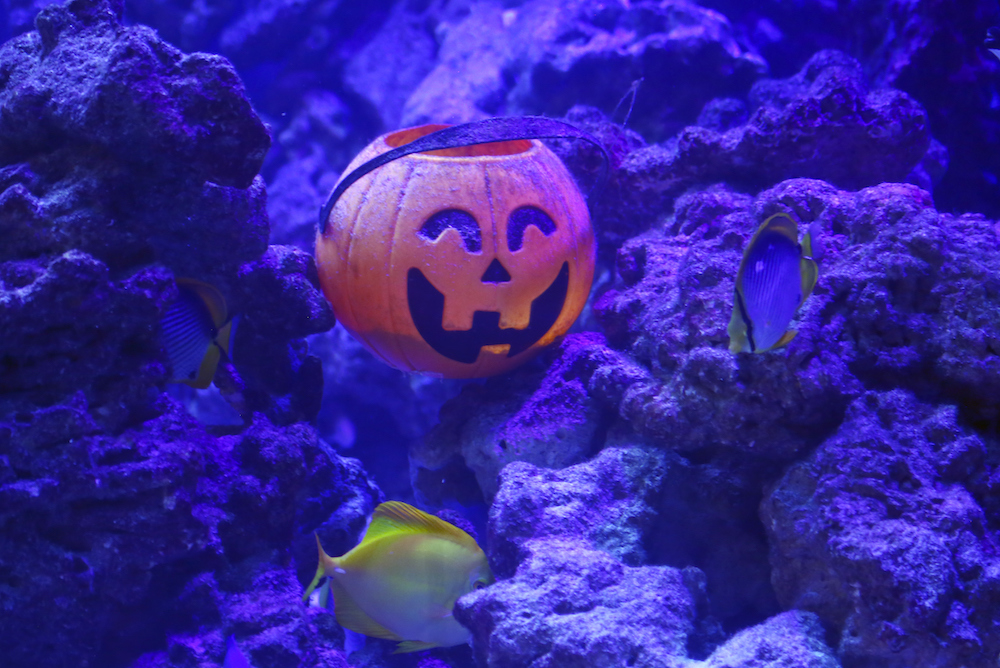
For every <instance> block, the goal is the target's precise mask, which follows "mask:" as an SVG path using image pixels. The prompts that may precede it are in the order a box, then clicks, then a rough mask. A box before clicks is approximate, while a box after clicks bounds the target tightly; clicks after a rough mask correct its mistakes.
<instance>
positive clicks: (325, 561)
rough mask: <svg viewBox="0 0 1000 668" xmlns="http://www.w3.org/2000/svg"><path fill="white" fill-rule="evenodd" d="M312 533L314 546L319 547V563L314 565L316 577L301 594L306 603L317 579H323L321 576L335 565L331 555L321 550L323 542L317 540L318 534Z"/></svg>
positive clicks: (317, 582) (317, 581) (316, 583)
mask: <svg viewBox="0 0 1000 668" xmlns="http://www.w3.org/2000/svg"><path fill="white" fill-rule="evenodd" d="M313 535H314V536H316V547H317V548H318V549H319V565H318V566H317V567H316V577H314V578H313V581H312V582H310V583H309V586H308V587H307V588H306V593H305V594H303V595H302V602H303V603H307V602H308V601H309V594H311V593H313V590H314V589H316V586H317V585H318V584H319V581H320V580H322V579H323V576H324V575H326V574H327V573H328V572H329V571H331V570H332V569H333V568H335V567H336V563H335V562H334V561H333V557H331V556H330V555H328V554H327V553H326V552H324V551H323V544H322V543H320V542H319V534H317V533H316V532H315V531H314V532H313Z"/></svg>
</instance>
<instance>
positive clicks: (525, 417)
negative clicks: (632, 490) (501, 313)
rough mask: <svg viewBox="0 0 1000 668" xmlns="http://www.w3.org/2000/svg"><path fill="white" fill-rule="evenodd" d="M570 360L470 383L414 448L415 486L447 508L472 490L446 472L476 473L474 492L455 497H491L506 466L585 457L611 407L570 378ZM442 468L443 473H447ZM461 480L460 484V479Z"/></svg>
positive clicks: (426, 497) (601, 431) (599, 439)
mask: <svg viewBox="0 0 1000 668" xmlns="http://www.w3.org/2000/svg"><path fill="white" fill-rule="evenodd" d="M570 361H571V360H570V359H569V358H559V359H557V360H556V361H555V363H554V364H553V366H551V367H549V369H548V371H547V372H546V373H539V372H537V371H536V372H535V373H531V374H529V373H521V374H511V375H506V376H499V377H496V378H491V379H489V380H487V381H486V383H485V384H483V385H478V384H469V385H466V386H465V387H463V388H462V392H461V393H460V394H459V395H458V396H457V397H455V398H454V399H452V400H450V401H448V402H447V403H446V404H445V405H444V406H443V407H442V409H441V413H440V416H439V424H438V425H437V426H436V427H434V429H432V430H431V431H430V433H429V434H427V436H425V437H424V438H423V439H422V440H421V441H420V442H419V443H417V444H416V445H414V446H413V447H411V449H410V470H411V477H412V479H413V485H414V491H415V492H416V493H417V494H419V495H420V496H419V497H418V498H420V499H421V500H423V501H424V502H426V503H429V504H431V505H435V506H436V505H442V504H444V503H445V502H446V501H447V500H448V499H449V498H454V497H455V493H456V491H459V492H460V491H462V490H465V489H468V485H466V484H463V482H462V481H461V477H456V478H450V477H449V476H448V475H447V472H448V471H456V472H457V471H465V472H471V474H472V475H474V476H475V485H474V486H473V487H478V492H479V493H477V494H474V495H472V496H471V497H467V498H461V499H458V500H459V502H460V503H465V504H466V505H468V504H469V503H470V502H475V501H479V500H480V499H485V500H486V501H487V502H490V501H491V500H492V498H493V495H494V494H496V489H497V484H498V483H497V475H498V474H499V473H500V470H501V469H502V468H503V467H504V466H505V465H506V464H508V463H510V462H515V461H523V462H529V463H532V464H535V465H538V466H546V467H549V468H564V467H566V466H569V465H571V464H576V463H578V462H581V461H584V460H585V459H586V458H587V457H589V456H590V455H591V454H592V453H593V452H594V451H595V449H596V448H597V447H599V445H600V443H601V442H602V441H603V437H604V431H605V424H604V423H605V419H604V418H605V417H606V411H604V410H603V409H602V407H601V406H600V405H599V404H597V403H596V402H595V401H593V400H592V399H591V398H590V397H589V396H588V395H587V390H586V388H585V387H584V386H583V384H582V383H581V382H580V381H579V380H578V379H575V378H565V377H564V374H563V371H565V372H566V373H567V374H568V373H569V372H570V369H569V366H568V364H569V362H570ZM442 470H444V475H442ZM456 483H457V484H456Z"/></svg>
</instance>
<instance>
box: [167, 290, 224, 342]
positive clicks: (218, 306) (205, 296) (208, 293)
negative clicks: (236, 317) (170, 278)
mask: <svg viewBox="0 0 1000 668" xmlns="http://www.w3.org/2000/svg"><path fill="white" fill-rule="evenodd" d="M175 280H176V283H177V285H178V286H182V287H185V288H187V289H188V290H191V291H192V292H193V293H195V294H196V295H198V298H199V299H201V301H203V302H205V307H206V308H207V309H208V312H209V313H210V314H211V316H212V322H213V323H215V327H216V329H218V328H219V327H222V326H223V325H224V324H226V320H227V319H228V318H229V316H228V312H227V310H226V298H225V297H223V296H222V293H221V292H219V290H218V288H216V287H215V286H214V285H209V284H208V283H204V282H202V281H198V280H195V279H193V278H178V279H175Z"/></svg>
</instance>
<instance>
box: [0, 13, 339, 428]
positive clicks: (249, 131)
mask: <svg viewBox="0 0 1000 668" xmlns="http://www.w3.org/2000/svg"><path fill="white" fill-rule="evenodd" d="M121 14H122V5H121V4H120V3H117V2H96V1H82V0H81V1H77V2H71V3H67V4H65V5H52V6H50V7H48V8H46V9H45V10H44V11H43V12H41V13H40V14H39V15H38V18H37V21H36V23H37V25H38V30H37V31H35V32H30V33H25V34H23V35H21V36H20V37H17V38H15V39H13V40H11V41H10V42H8V43H7V44H5V45H4V46H3V47H2V48H0V104H2V108H3V113H2V114H0V136H2V140H0V232H2V234H3V236H4V238H5V240H6V241H5V243H4V244H3V248H2V249H0V261H3V262H4V266H5V267H6V268H5V269H4V270H3V272H2V273H3V276H4V284H3V289H4V291H5V292H4V294H5V297H6V298H5V300H4V306H5V308H4V314H3V315H2V316H0V318H4V319H8V323H7V324H9V325H11V326H12V328H16V329H13V330H12V331H19V332H23V336H24V337H25V339H24V340H15V341H12V342H11V343H26V342H27V341H28V339H31V338H33V339H34V340H35V341H36V342H37V344H36V345H28V346H24V345H22V346H19V347H17V348H13V347H8V343H7V341H4V342H0V365H2V368H3V370H4V374H3V375H4V380H5V384H7V388H9V389H10V390H11V391H13V392H15V393H17V392H24V391H25V390H28V389H29V388H31V387H32V386H33V385H39V384H41V385H46V386H48V385H49V383H48V381H44V380H42V377H40V376H38V375H37V374H36V373H35V372H34V368H35V365H36V364H37V363H40V362H38V361H37V358H44V357H47V356H48V354H49V349H50V348H51V347H52V346H58V345H63V346H69V345H78V344H79V343H81V342H80V341H79V339H77V340H73V339H72V338H71V337H69V336H61V335H58V334H57V332H58V331H60V330H59V327H60V324H63V325H65V324H69V325H70V326H71V327H74V328H76V329H78V330H79V329H82V323H86V322H93V321H94V320H95V318H97V317H100V318H101V319H102V320H103V323H104V324H103V326H97V327H94V328H91V329H89V330H88V331H87V332H85V333H84V336H86V337H87V339H88V341H85V342H84V343H91V342H92V343H93V345H94V346H95V353H96V354H95V355H94V358H95V359H94V360H87V356H86V355H82V357H83V358H84V361H83V363H81V364H74V365H70V366H69V367H62V368H69V369H72V370H73V372H74V373H73V374H71V375H69V374H66V373H65V372H64V371H60V376H59V379H60V380H61V381H62V382H63V383H64V384H68V385H73V386H75V387H85V388H93V389H90V390H88V391H90V392H91V393H93V392H94V390H95V389H96V388H103V387H106V386H108V385H114V384H121V383H122V382H123V380H122V379H123V376H128V375H133V374H125V373H123V370H124V367H123V363H124V362H125V361H126V360H129V359H130V355H132V358H131V359H132V362H130V363H131V364H132V367H133V368H135V367H137V366H139V365H140V364H144V366H146V367H147V368H148V367H149V366H150V364H155V363H157V362H159V363H160V364H161V365H162V361H163V357H161V356H160V355H156V356H155V357H154V356H151V355H150V353H149V351H148V350H143V348H147V349H148V348H149V347H150V346H153V345H156V344H155V342H154V339H153V337H155V336H156V335H157V318H155V317H151V316H154V312H153V309H156V310H157V311H162V310H163V309H164V308H165V307H166V305H167V304H169V302H170V301H171V300H172V299H174V298H175V293H174V292H173V287H172V285H171V283H170V281H169V280H159V281H157V280H155V279H154V278H153V277H152V275H150V272H153V273H155V272H156V271H161V270H163V269H167V270H170V271H172V272H173V274H174V275H176V276H184V277H189V278H196V279H199V280H203V281H206V282H209V283H212V284H213V285H215V286H216V287H218V288H219V289H220V290H221V291H222V293H223V295H224V296H225V297H226V298H227V302H228V306H229V310H230V311H231V312H232V313H240V312H245V313H246V314H247V317H246V318H244V320H245V323H244V324H245V325H246V327H243V328H240V329H238V331H237V334H238V336H239V337H242V338H243V339H244V340H243V341H239V343H241V344H242V343H245V344H246V349H247V350H248V351H250V350H253V349H255V348H259V345H258V344H259V341H260V339H261V338H267V337H271V340H272V341H274V342H275V343H276V344H278V346H279V347H281V348H282V349H281V350H280V351H279V352H277V353H275V352H274V349H275V346H272V350H271V353H272V354H270V355H267V356H262V355H253V354H248V355H245V356H244V357H243V360H242V362H243V367H244V371H245V376H246V377H245V378H243V379H242V380H241V379H236V380H235V381H234V383H235V385H237V386H239V387H240V389H245V390H247V391H246V392H245V399H246V400H247V405H246V406H245V407H244V411H243V412H244V413H245V415H246V417H247V418H249V416H250V415H252V413H253V412H254V411H263V412H265V413H266V414H268V415H269V416H270V417H271V418H272V419H275V420H277V421H284V422H290V421H294V420H296V419H301V418H302V417H311V415H314V414H315V410H316V409H317V408H318V403H319V397H318V393H317V392H316V390H315V388H316V387H317V385H316V382H315V380H316V379H317V378H318V368H316V367H315V364H314V363H310V362H308V360H307V355H306V354H305V352H304V351H303V350H302V349H301V347H299V348H298V349H296V347H295V346H294V345H292V346H291V347H290V349H288V350H286V349H285V348H289V347H288V346H284V343H286V342H288V341H289V340H294V339H296V338H301V337H303V336H305V335H307V334H312V333H315V332H319V331H323V330H325V329H329V327H331V326H332V324H333V320H332V316H331V313H330V309H329V306H328V305H327V304H326V302H325V300H323V299H322V297H321V296H319V293H318V290H317V289H316V287H315V283H316V281H315V270H312V276H311V277H310V276H309V273H310V269H309V267H310V266H311V260H310V259H308V258H304V259H301V260H300V261H299V262H298V263H297V264H295V263H292V264H289V263H287V262H286V263H284V266H283V267H280V268H279V267H274V266H273V262H272V261H270V260H269V258H271V257H272V254H271V253H267V254H265V251H266V250H267V237H268V219H267V212H266V209H265V200H266V194H265V191H264V184H263V181H262V180H261V179H260V177H259V176H255V175H256V173H257V171H258V170H259V169H260V166H261V162H262V161H263V159H264V154H265V153H266V151H267V148H268V145H269V138H268V136H267V132H266V130H265V128H264V126H263V124H262V123H261V121H260V119H259V118H258V117H257V116H256V114H255V113H254V112H253V109H252V108H251V107H250V103H249V102H248V101H247V99H246V96H245V93H244V90H243V86H242V84H241V82H240V80H239V78H238V77H237V75H236V73H235V71H234V70H233V68H232V66H231V65H230V64H229V63H228V62H227V61H226V60H225V59H223V58H221V57H219V56H211V55H207V54H190V55H185V54H182V53H181V52H180V51H178V50H177V49H175V48H173V47H171V46H169V45H168V44H166V43H165V42H163V41H162V40H160V39H159V37H157V36H156V33H155V32H153V31H152V30H150V29H149V28H146V27H143V26H138V27H124V26H122V25H121V22H120V17H121ZM192 248H196V249H198V251H197V252H191V249H192ZM67 253H69V255H66V254H67ZM59 255H63V257H64V258H65V260H64V261H61V262H60V261H57V260H55V258H56V257H57V256H59ZM151 265H152V266H153V267H157V268H159V269H150V268H149V267H150V266H151ZM137 271H139V272H142V273H143V274H144V275H148V276H147V277H146V278H145V279H141V280H140V279H132V278H130V277H131V276H132V275H133V274H135V273H136V272H137ZM241 271H242V272H249V273H251V274H253V275H262V274H265V273H271V274H274V273H276V272H277V273H282V274H284V275H285V276H287V275H288V274H289V272H292V271H294V272H297V273H298V274H299V275H300V276H301V277H302V278H304V279H305V280H304V281H303V280H298V279H294V280H298V283H297V285H298V288H296V289H289V286H288V280H293V279H287V280H285V283H283V284H280V285H276V286H275V288H277V289H278V291H279V295H280V296H276V298H275V299H272V300H271V302H270V304H274V303H276V302H278V303H281V304H282V306H283V307H285V308H288V307H290V308H292V309H296V308H298V309H299V310H302V311H304V312H305V315H304V316H303V317H300V318H297V319H295V320H293V321H291V323H294V326H292V324H291V323H286V324H285V326H284V327H283V328H282V330H281V331H279V332H267V331H265V332H261V331H260V330H261V328H262V327H263V328H264V329H267V325H265V324H264V323H263V322H262V320H261V319H260V318H258V317H255V316H254V313H255V312H258V313H259V312H260V310H262V309H266V308H267V307H268V305H267V303H261V302H267V300H268V299H269V294H268V292H267V291H261V290H249V289H246V283H245V282H244V281H242V280H241V277H240V275H239V274H240V272H241ZM74 276H76V277H77V278H79V279H80V280H81V281H82V282H83V283H82V284H81V285H79V286H72V285H70V284H71V283H72V282H73V280H74ZM104 276H107V277H108V278H113V279H114V280H116V281H133V282H135V283H136V284H135V290H134V292H135V295H136V296H135V297H133V298H132V302H131V303H130V304H129V306H128V307H127V308H128V310H129V312H128V313H126V312H125V310H126V309H125V307H124V305H123V304H122V303H121V302H120V300H118V302H116V301H114V300H108V301H107V302H106V304H99V303H98V302H99V301H100V299H99V297H98V296H97V295H99V294H101V293H102V292H107V291H108V288H103V287H100V286H97V289H96V290H95V289H94V288H95V284H96V283H100V282H101V281H102V277H104ZM57 278H58V280H59V281H60V284H59V287H58V288H57V287H56V286H55V284H54V283H53V281H55V280H57ZM310 278H311V280H310ZM36 279H37V280H40V281H41V282H39V283H38V284H37V285H35V283H36ZM294 280H293V282H294ZM306 281H309V283H311V286H310V287H308V288H305V283H306ZM105 282H106V281H105ZM84 285H89V286H91V295H90V297H89V298H88V299H87V300H70V299H66V298H64V297H60V299H63V302H62V305H61V308H60V309H58V311H60V312H57V310H56V309H54V308H52V306H49V305H47V304H43V301H44V300H45V297H46V296H47V295H51V294H52V291H53V290H57V291H62V290H66V289H68V290H70V291H72V290H77V291H80V290H83V289H85V288H84V287H83V286H84ZM303 288H305V289H303ZM139 295H142V297H143V298H144V299H145V301H146V302H147V303H146V304H140V303H139V302H138V301H137V298H138V296H139ZM40 309H46V310H48V311H50V312H52V313H51V315H52V318H53V320H52V321H51V322H47V321H45V320H42V319H36V321H35V322H31V321H30V319H26V318H25V314H27V313H29V312H31V313H37V312H39V310H40ZM143 312H144V313H145V319H144V320H143V323H144V324H142V325H140V324H139V323H138V322H136V317H137V316H139V314H141V313H143ZM98 314H100V315H99V316H98ZM119 318H120V320H118V319H119ZM116 322H124V324H125V326H124V327H123V328H122V329H121V330H120V331H117V332H115V333H114V334H104V333H103V331H102V330H109V329H117V328H114V327H111V326H110V325H111V323H116ZM130 323H131V324H130ZM40 334H49V336H44V337H42V338H41V339H39V335H40ZM60 340H62V343H61V344H60ZM118 344H120V345H118ZM116 347H117V349H116ZM238 348H239V346H237V349H238ZM100 350H103V351H104V352H99V351H100ZM121 350H124V351H125V355H124V356H122V357H124V358H125V359H117V358H116V355H119V354H120V353H119V351H121ZM133 351H134V352H133ZM53 352H56V351H53ZM56 354H57V355H58V352H56ZM235 354H236V356H237V357H239V353H238V352H236V353H235ZM143 355H144V356H145V358H146V359H145V362H144V363H143V362H140V361H139V360H138V358H139V357H141V356H143ZM150 357H153V358H152V359H149V358H150ZM59 359H60V358H58V357H57V358H56V360H59ZM263 360H266V361H263ZM41 363H44V362H41ZM57 363H58V362H57ZM259 363H260V364H261V365H262V366H267V367H269V368H259V367H258V368H255V367H256V366H257V365H258V364H259ZM108 366H110V367H111V368H108ZM303 366H304V367H305V369H302V367H303ZM278 367H281V370H280V371H279V370H277V368H278ZM310 367H312V369H311V368H310ZM164 371H165V369H161V370H160V371H159V373H157V371H156V370H155V369H149V370H147V371H146V372H145V373H144V374H143V375H144V376H145V377H147V379H148V380H147V385H146V386H147V387H148V386H149V383H155V382H157V381H160V380H161V379H162V375H160V374H162V373H163V372H164ZM310 374H311V375H312V378H309V375H310ZM157 376H159V377H157ZM282 376H284V377H285V378H287V377H288V376H295V377H296V381H298V382H296V383H294V385H295V386H296V389H289V385H290V383H288V382H285V383H284V387H282V382H281V381H282V380H283V378H282ZM130 382H131V387H129V388H127V389H123V390H121V391H120V393H121V394H123V395H125V397H124V399H123V401H125V402H126V403H127V402H129V401H132V400H133V399H134V397H136V396H143V394H144V392H145V389H144V388H140V387H137V382H138V381H137V380H136V379H134V378H133V379H132V380H131V381H130ZM275 386H277V387H275ZM55 390H56V391H57V392H58V391H59V387H58V382H57V387H56V388H55ZM310 393H312V394H313V395H314V396H312V397H310V396H309V394H310ZM272 394H273V395H277V396H281V395H289V394H299V395H302V396H295V397H294V398H289V399H288V400H286V401H280V400H279V401H274V400H273V399H272V398H270V395H272ZM48 400H49V401H51V400H53V398H52V397H49V398H48ZM91 401H93V397H91ZM108 403H114V402H108ZM309 411H312V412H311V413H310V412H309Z"/></svg>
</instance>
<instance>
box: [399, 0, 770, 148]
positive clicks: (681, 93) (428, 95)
mask: <svg viewBox="0 0 1000 668" xmlns="http://www.w3.org/2000/svg"><path fill="white" fill-rule="evenodd" d="M626 4H627V3H616V2H600V1H594V0H588V1H584V2H550V1H548V0H533V1H529V2H521V3H517V4H516V5H515V6H509V7H508V6H503V5H502V4H501V3H499V2H496V3H495V2H484V3H472V5H471V7H470V10H469V12H468V13H467V15H466V16H463V17H461V19H460V20H456V19H452V20H444V21H442V22H441V23H440V24H439V25H438V27H437V31H436V32H437V36H438V39H439V40H440V50H439V53H438V57H437V63H436V64H435V67H434V69H433V70H431V72H430V73H429V74H428V75H427V77H426V78H425V79H424V80H423V81H422V82H421V83H420V85H419V86H418V87H417V89H416V90H415V91H414V93H413V94H412V95H411V96H410V98H409V100H408V101H407V103H406V106H405V108H404V112H403V117H402V123H403V124H404V125H411V124H415V123H425V122H440V121H444V122H457V121H469V120H474V119H476V118H481V117H483V116H491V115H516V114H524V113H528V114H538V113H542V114H546V115H561V114H564V113H566V111H567V110H568V109H569V108H570V107H572V106H573V105H575V104H590V105H594V106H597V107H600V108H601V109H604V110H605V111H607V112H610V111H611V110H612V109H613V108H614V107H615V104H616V103H617V102H618V100H620V99H621V98H622V96H623V95H624V94H625V93H626V92H627V91H628V89H629V87H630V86H631V84H632V82H633V81H635V80H637V79H639V78H642V77H645V83H644V86H648V87H649V88H650V90H652V91H656V93H650V94H646V93H640V94H639V96H638V97H637V99H636V103H635V108H634V110H633V116H632V119H633V125H635V126H636V127H639V128H640V130H641V131H643V132H648V133H649V135H650V137H652V138H654V139H662V138H665V137H666V136H669V135H670V134H671V133H672V132H673V131H675V130H676V129H677V128H679V127H681V126H683V125H684V124H685V123H688V122H690V121H693V120H694V118H695V117H696V116H697V114H698V110H699V109H700V108H701V106H702V105H703V104H704V103H705V102H707V101H708V100H710V99H711V98H713V97H717V96H720V95H726V94H730V95H732V94H736V93H740V92H745V91H746V90H747V88H748V87H749V86H750V84H751V83H753V81H754V79H756V78H757V77H758V76H760V75H761V74H763V73H764V71H766V69H767V66H766V64H765V63H764V61H763V59H761V58H760V56H758V55H757V54H756V53H755V52H754V50H753V49H752V48H749V47H748V46H747V44H746V43H745V42H743V41H742V40H741V39H740V37H739V36H738V35H737V34H736V33H734V31H733V30H732V28H731V26H730V25H729V22H728V21H727V20H726V18H725V17H724V16H722V15H721V14H718V13H716V12H712V11H709V10H706V9H703V8H702V7H700V6H698V5H696V4H694V3H690V2H686V1H684V0H666V1H663V2H656V3H643V4H641V5H640V4H638V3H636V4H635V5H633V6H632V7H631V8H630V9H626V6H625V5H626ZM678 80H684V81H685V82H686V83H685V85H683V86H675V85H674V82H676V81H678ZM667 87H670V93H671V94H670V95H661V94H658V92H659V91H660V90H663V89H664V88H667ZM623 113H624V112H623Z"/></svg>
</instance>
